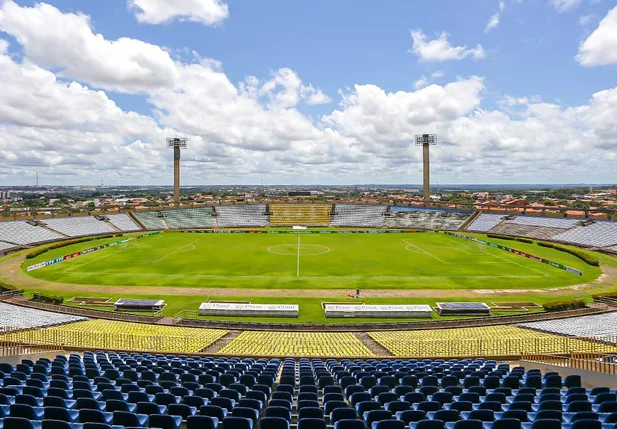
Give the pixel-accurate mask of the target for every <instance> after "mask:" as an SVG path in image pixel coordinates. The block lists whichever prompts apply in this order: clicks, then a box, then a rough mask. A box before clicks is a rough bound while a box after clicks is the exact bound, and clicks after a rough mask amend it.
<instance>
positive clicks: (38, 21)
mask: <svg viewBox="0 0 617 429" xmlns="http://www.w3.org/2000/svg"><path fill="white" fill-rule="evenodd" d="M0 30H2V31H4V32H6V33H9V34H10V35H12V36H14V37H15V38H16V39H17V41H18V42H19V43H20V44H21V45H22V46H23V47H24V49H25V53H26V56H27V57H28V59H30V60H31V61H33V62H35V63H37V64H39V65H41V66H43V67H48V68H57V69H60V71H59V73H58V74H59V76H62V77H67V78H71V79H76V80H79V81H82V82H87V83H89V84H92V85H94V86H97V87H100V88H104V89H109V90H114V91H120V92H129V93H135V92H144V91H147V90H148V89H150V88H153V87H159V86H169V85H172V84H173V83H174V81H175V80H176V78H177V70H176V66H175V64H174V62H173V60H172V59H171V57H170V56H169V54H168V53H167V52H165V51H164V50H163V49H162V48H161V47H159V46H156V45H152V44H150V43H145V42H142V41H140V40H136V39H130V38H120V39H118V40H107V39H105V37H104V36H103V35H101V34H95V33H94V32H93V29H92V25H91V22H90V18H89V17H88V16H86V15H82V14H72V13H62V12H60V11H59V10H58V9H56V8H55V7H53V6H51V5H48V4H45V3H39V4H37V5H35V6H34V7H20V6H19V5H17V4H16V3H15V2H13V1H12V0H7V1H5V2H4V5H3V6H2V7H1V8H0Z"/></svg>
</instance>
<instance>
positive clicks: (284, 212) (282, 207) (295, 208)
mask: <svg viewBox="0 0 617 429" xmlns="http://www.w3.org/2000/svg"><path fill="white" fill-rule="evenodd" d="M269 210H270V226H275V227H276V226H295V225H298V226H300V225H301V226H329V225H330V222H332V217H331V216H330V212H331V211H332V205H330V204H270V207H269Z"/></svg>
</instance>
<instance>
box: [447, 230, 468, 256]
mask: <svg viewBox="0 0 617 429" xmlns="http://www.w3.org/2000/svg"><path fill="white" fill-rule="evenodd" d="M444 237H445V238H447V239H448V240H449V241H451V242H453V243H456V244H457V247H454V246H452V245H450V246H448V247H449V248H451V249H454V250H458V251H459V252H463V253H466V254H468V255H470V256H471V253H469V252H468V251H466V250H463V249H461V248H460V247H458V245H461V246H463V247H466V248H467V249H469V246H464V245H462V244H461V243H459V242H458V241H456V240H454V239H453V238H450V237H449V236H447V235H444Z"/></svg>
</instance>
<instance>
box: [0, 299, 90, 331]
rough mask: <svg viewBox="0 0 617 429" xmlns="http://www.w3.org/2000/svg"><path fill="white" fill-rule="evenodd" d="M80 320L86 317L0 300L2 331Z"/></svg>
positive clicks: (0, 326)
mask: <svg viewBox="0 0 617 429" xmlns="http://www.w3.org/2000/svg"><path fill="white" fill-rule="evenodd" d="M81 320H86V318H85V317H79V316H71V315H68V314H62V313H52V312H50V311H42V310H37V309H34V308H28V307H20V306H16V305H11V304H6V303H3V302H0V330H3V331H5V330H16V329H32V328H42V327H49V326H55V325H62V324H66V323H72V322H77V321H81Z"/></svg>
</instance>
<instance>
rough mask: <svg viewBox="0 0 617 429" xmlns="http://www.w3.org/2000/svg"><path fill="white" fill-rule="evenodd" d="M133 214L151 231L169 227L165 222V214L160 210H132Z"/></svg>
mask: <svg viewBox="0 0 617 429" xmlns="http://www.w3.org/2000/svg"><path fill="white" fill-rule="evenodd" d="M133 215H134V216H135V217H136V218H137V220H138V221H139V222H141V224H142V225H143V226H145V227H146V229H150V230H153V231H157V230H162V229H169V227H168V226H167V223H165V215H164V214H162V212H155V211H148V212H134V213H133Z"/></svg>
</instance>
